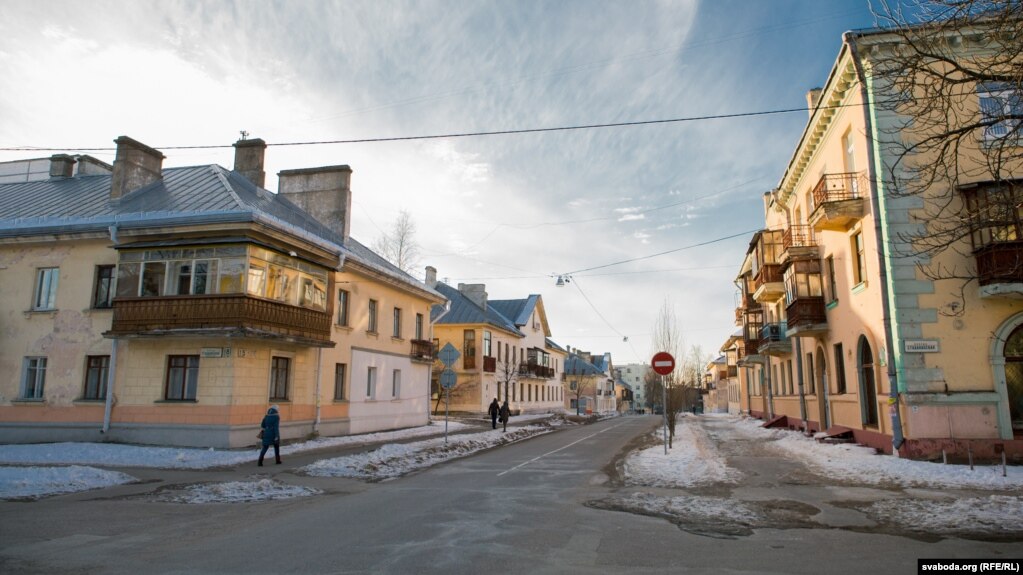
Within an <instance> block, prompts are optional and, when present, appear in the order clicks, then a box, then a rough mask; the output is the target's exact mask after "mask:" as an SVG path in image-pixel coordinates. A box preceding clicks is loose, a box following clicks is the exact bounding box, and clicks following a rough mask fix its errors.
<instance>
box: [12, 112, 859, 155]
mask: <svg viewBox="0 0 1023 575" xmlns="http://www.w3.org/2000/svg"><path fill="white" fill-rule="evenodd" d="M863 105H865V104H862V103H860V104H837V105H834V106H815V107H813V108H808V107H805V106H804V107H801V108H785V109H779V110H766V111H761V112H737V113H734V114H712V115H706V116H688V117H683V118H668V119H663V120H637V121H634V122H612V123H606V124H578V125H572V126H558V127H554V128H523V129H518V130H494V131H482V132H452V133H448V134H432V135H425V136H395V137H389V138H357V139H352V140H310V141H305V142H279V143H276V144H273V143H267V146H322V145H328V144H368V143H376V142H407V141H415V140H439V139H444V138H469V137H475V136H507V135H514V134H537V133H544V132H567V131H573V130H593V129H597V128H621V127H628V126H650V125H656V124H673V123H680V122H700V121H706V120H725V119H731V118H750V117H755V116H773V115H778V114H792V113H795V112H800V113H806V112H808V111H811V110H817V109H820V110H824V109H838V108H846V107H860V106H863ZM233 147H234V144H216V145H199V146H156V148H157V149H161V150H214V149H225V148H233ZM60 150H63V151H76V152H109V151H115V150H117V148H116V147H103V148H89V147H46V146H22V147H0V151H3V152H26V151H35V152H49V151H60Z"/></svg>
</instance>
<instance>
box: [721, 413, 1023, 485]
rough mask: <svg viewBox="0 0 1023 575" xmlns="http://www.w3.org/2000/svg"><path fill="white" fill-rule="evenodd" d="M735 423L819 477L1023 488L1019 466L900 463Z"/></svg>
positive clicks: (848, 446) (871, 482) (864, 451)
mask: <svg viewBox="0 0 1023 575" xmlns="http://www.w3.org/2000/svg"><path fill="white" fill-rule="evenodd" d="M735 419H736V425H738V426H741V427H743V428H746V429H747V430H754V431H756V432H759V434H760V435H761V436H762V437H765V438H771V439H774V440H775V441H772V442H771V443H769V444H768V445H769V446H770V448H771V449H775V450H777V451H779V452H781V453H782V454H783V455H784V456H787V457H792V458H794V459H797V460H800V461H802V462H803V463H805V464H806V465H807V466H809V467H810V468H811V469H813V470H814V471H816V472H817V473H821V474H824V475H827V476H828V477H833V478H838V479H843V480H848V481H853V482H856V483H866V484H869V485H898V486H901V487H939V488H941V487H944V488H964V489H1019V488H1021V487H1023V467H1019V466H1008V467H1006V476H1005V477H1002V466H1001V465H1000V464H999V465H991V464H989V463H988V464H984V465H979V464H978V465H975V466H974V469H972V470H971V469H970V466H969V465H944V464H941V463H932V462H929V461H914V460H910V459H900V458H898V457H894V456H891V455H880V454H877V452H876V451H875V450H874V449H873V448H869V447H862V446H859V445H854V444H851V443H839V444H830V443H818V442H817V441H815V440H814V439H813V438H810V437H806V436H804V435H803V434H802V433H801V432H798V431H790V430H787V429H764V428H763V427H760V426H761V425H762V423H763V422H761V421H759V420H756V419H739V418H735Z"/></svg>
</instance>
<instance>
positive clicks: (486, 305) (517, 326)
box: [426, 267, 566, 414]
mask: <svg viewBox="0 0 1023 575" xmlns="http://www.w3.org/2000/svg"><path fill="white" fill-rule="evenodd" d="M426 283H427V285H429V286H431V287H432V288H433V289H435V290H436V291H437V292H438V293H440V294H442V295H443V296H444V297H445V298H447V301H448V302H449V303H448V304H446V305H447V307H446V308H444V307H441V306H435V307H434V309H433V317H432V321H433V324H434V346H435V348H436V349H438V350H439V349H442V348H443V347H445V346H446V345H447V344H448V343H450V344H451V345H452V346H454V347H455V349H457V350H458V351H459V354H460V356H459V357H458V360H457V361H456V362H455V364H454V365H452V366H451V369H452V370H453V371H454V372H455V374H456V378H457V379H456V381H457V383H456V385H455V387H454V388H452V389H451V390H450V392H448V393H445V392H444V390H443V389H441V388H440V386H439V379H440V370H441V369H442V368H443V366H442V365H441V364H440V362H439V361H438V362H437V363H436V364H435V366H434V385H433V410H434V412H437V413H443V412H444V410H445V401H449V402H450V404H449V406H448V407H447V409H450V410H451V411H456V412H464V413H472V414H476V413H486V412H487V408H488V406H489V405H490V402H491V401H493V400H494V399H495V398H496V399H498V401H500V402H504V401H505V399H507V400H508V405H509V407H510V408H511V410H512V412H513V413H531V412H532V413H543V412H547V411H554V410H560V409H561V407H562V405H563V404H564V401H565V394H564V390H563V388H562V386H561V370H562V368H563V366H564V364H565V356H566V352H565V350H564V349H562V348H561V347H560V346H558V345H557V344H555V343H554V342H553V341H551V339H550V335H551V330H550V326H549V324H548V323H547V311H546V309H545V308H544V305H543V298H542V297H540V296H539V295H536V294H534V295H530V296H529V297H527V298H524V299H515V300H489V299H488V296H487V291H486V286H485V285H484V284H458V287H457V288H454V287H451V286H449V285H447V284H446V283H444V282H438V281H437V271H436V269H434V268H432V267H427V268H426Z"/></svg>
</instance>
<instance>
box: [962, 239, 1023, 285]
mask: <svg viewBox="0 0 1023 575" xmlns="http://www.w3.org/2000/svg"><path fill="white" fill-rule="evenodd" d="M973 255H974V257H975V258H977V277H978V280H979V282H980V285H982V286H986V285H991V284H998V283H1023V241H1014V242H994V243H990V244H988V245H986V246H983V247H981V248H980V249H977V250H976V251H974V252H973Z"/></svg>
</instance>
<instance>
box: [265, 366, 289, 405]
mask: <svg viewBox="0 0 1023 575" xmlns="http://www.w3.org/2000/svg"><path fill="white" fill-rule="evenodd" d="M290 376H291V358H288V357H280V356H274V357H272V358H271V359H270V399H271V400H281V401H287V400H288V380H289V379H290Z"/></svg>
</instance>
